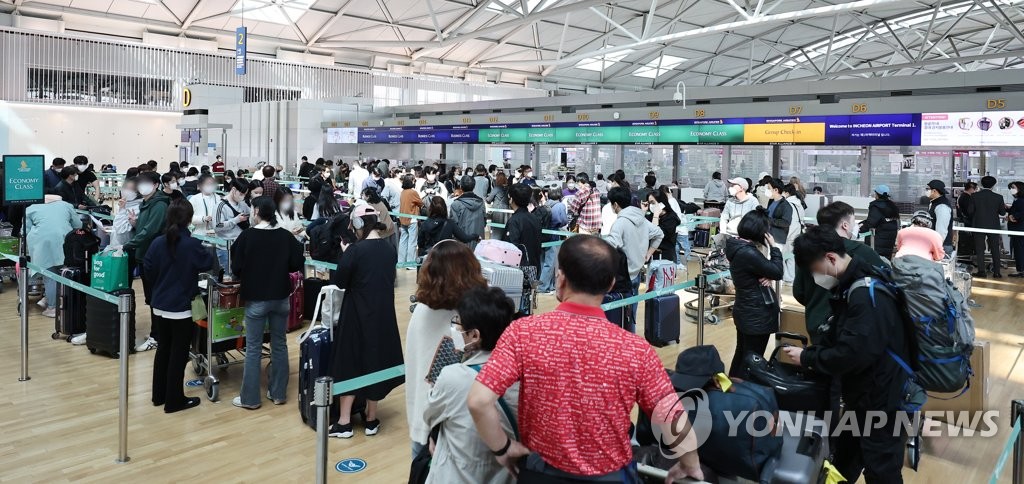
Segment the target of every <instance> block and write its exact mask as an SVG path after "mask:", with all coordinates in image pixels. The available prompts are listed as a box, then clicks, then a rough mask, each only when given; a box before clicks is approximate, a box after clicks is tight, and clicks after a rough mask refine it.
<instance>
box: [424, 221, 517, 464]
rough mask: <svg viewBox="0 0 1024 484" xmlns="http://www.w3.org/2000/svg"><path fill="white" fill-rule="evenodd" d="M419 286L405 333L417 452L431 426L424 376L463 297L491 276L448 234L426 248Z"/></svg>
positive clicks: (484, 285) (482, 285) (448, 329)
mask: <svg viewBox="0 0 1024 484" xmlns="http://www.w3.org/2000/svg"><path fill="white" fill-rule="evenodd" d="M416 287H417V289H416V306H415V308H414V309H413V312H412V317H411V318H410V319H409V328H408V330H407V331H406V334H405V341H407V343H406V347H405V368H406V373H405V381H406V387H405V409H406V412H405V415H406V418H407V419H408V420H409V438H410V440H412V454H413V457H415V456H416V454H418V453H419V452H420V451H422V450H423V447H424V446H426V445H427V434H429V433H430V429H431V427H432V426H428V425H427V424H426V422H425V420H424V418H423V412H424V410H425V409H426V407H427V395H428V394H429V393H430V384H429V383H427V381H426V379H425V377H426V376H427V372H428V371H429V370H430V363H431V361H432V360H433V358H434V354H435V353H436V352H437V346H438V344H440V343H441V339H442V338H443V337H444V336H449V335H451V334H452V333H451V328H450V326H451V324H450V322H451V320H452V318H453V317H455V316H456V313H455V309H456V307H457V306H458V305H459V301H460V300H461V299H462V298H463V296H464V295H465V294H466V293H467V291H470V290H472V289H475V288H485V287H487V281H486V280H485V279H484V276H483V275H482V273H481V272H480V262H479V261H478V260H477V258H476V257H475V256H474V255H473V251H472V250H470V248H469V247H467V246H466V244H463V243H461V242H458V241H456V240H453V239H445V240H442V241H440V242H438V243H437V244H435V245H434V246H433V247H432V248H431V249H430V251H429V252H428V253H427V256H426V258H425V259H424V260H423V266H422V267H420V272H419V278H418V280H417V286H416ZM506 299H507V298H506ZM510 305H511V303H510Z"/></svg>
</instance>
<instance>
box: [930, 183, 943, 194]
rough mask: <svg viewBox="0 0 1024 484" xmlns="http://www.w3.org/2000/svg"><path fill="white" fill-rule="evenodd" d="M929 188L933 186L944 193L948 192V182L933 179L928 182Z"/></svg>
mask: <svg viewBox="0 0 1024 484" xmlns="http://www.w3.org/2000/svg"><path fill="white" fill-rule="evenodd" d="M928 188H931V189H933V190H935V191H937V192H939V193H941V194H943V195H945V194H946V184H945V183H942V180H932V181H930V182H928Z"/></svg>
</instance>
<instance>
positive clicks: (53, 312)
mask: <svg viewBox="0 0 1024 484" xmlns="http://www.w3.org/2000/svg"><path fill="white" fill-rule="evenodd" d="M43 316H44V317H47V318H56V317H57V309H56V308H48V309H44V310H43Z"/></svg>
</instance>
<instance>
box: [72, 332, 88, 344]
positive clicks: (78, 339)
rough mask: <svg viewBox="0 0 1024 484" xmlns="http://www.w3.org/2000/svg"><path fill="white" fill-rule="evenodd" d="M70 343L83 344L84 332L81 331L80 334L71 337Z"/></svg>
mask: <svg viewBox="0 0 1024 484" xmlns="http://www.w3.org/2000/svg"><path fill="white" fill-rule="evenodd" d="M71 344H73V345H75V346H80V345H84V344H85V333H82V334H80V335H77V336H75V337H74V338H71Z"/></svg>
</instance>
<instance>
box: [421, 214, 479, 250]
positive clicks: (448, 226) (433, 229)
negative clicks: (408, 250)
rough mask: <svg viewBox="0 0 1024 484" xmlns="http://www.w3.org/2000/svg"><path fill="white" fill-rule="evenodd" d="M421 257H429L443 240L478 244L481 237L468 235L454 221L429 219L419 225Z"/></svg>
mask: <svg viewBox="0 0 1024 484" xmlns="http://www.w3.org/2000/svg"><path fill="white" fill-rule="evenodd" d="M419 225H420V226H419V235H418V238H419V255H421V256H424V255H427V252H429V251H430V248H431V247H433V246H434V245H435V244H437V243H438V242H440V241H442V240H448V239H455V240H458V241H459V242H465V243H467V244H468V243H470V242H476V241H477V240H480V238H479V237H477V236H476V235H473V234H467V233H466V232H465V231H463V230H462V229H461V228H459V224H457V223H455V221H454V220H452V219H450V218H449V219H444V218H428V219H427V220H424V221H423V222H420V224H419Z"/></svg>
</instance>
